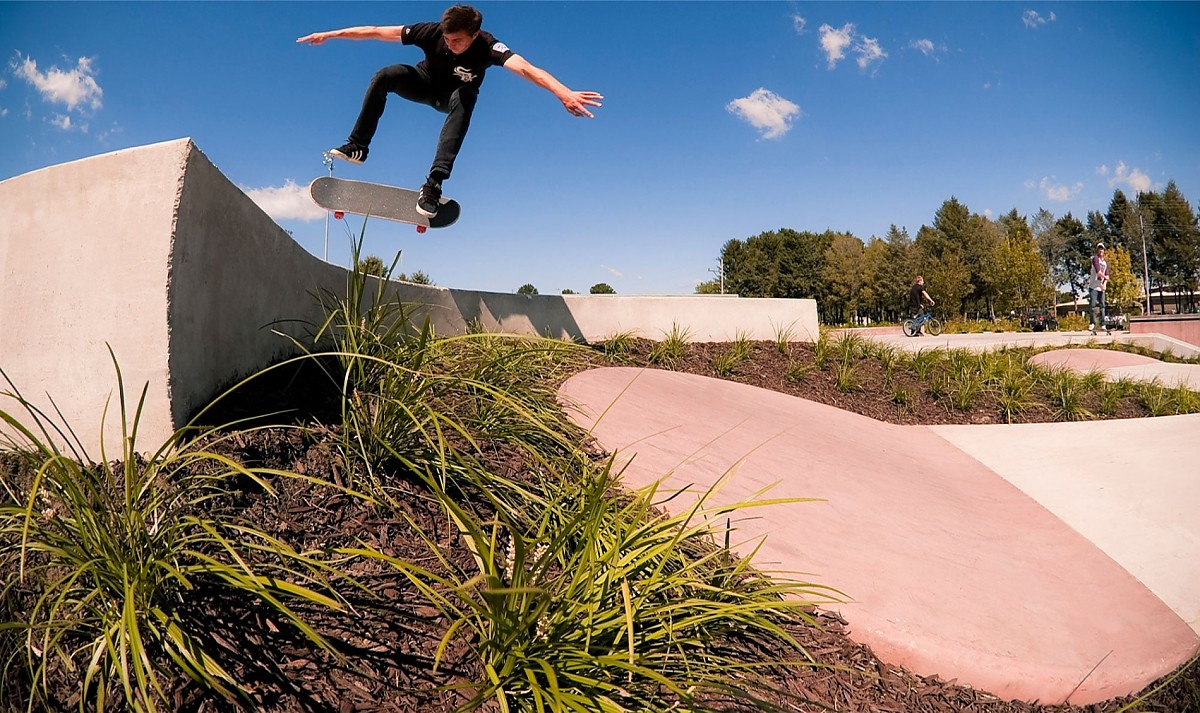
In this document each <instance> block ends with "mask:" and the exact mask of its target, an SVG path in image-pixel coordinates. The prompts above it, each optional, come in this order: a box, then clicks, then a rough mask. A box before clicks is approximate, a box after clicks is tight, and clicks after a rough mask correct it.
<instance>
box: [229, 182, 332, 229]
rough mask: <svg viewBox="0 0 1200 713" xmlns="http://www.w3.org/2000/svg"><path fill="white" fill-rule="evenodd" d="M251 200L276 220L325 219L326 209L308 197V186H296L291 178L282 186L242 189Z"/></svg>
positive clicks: (306, 220)
mask: <svg viewBox="0 0 1200 713" xmlns="http://www.w3.org/2000/svg"><path fill="white" fill-rule="evenodd" d="M242 191H243V192H245V194H246V195H247V196H249V197H250V200H252V201H254V202H255V203H257V204H258V207H259V208H262V209H263V212H265V213H266V214H267V215H269V216H271V217H272V218H274V219H275V220H277V221H278V220H303V221H305V222H308V221H313V220H320V219H322V218H324V217H325V212H326V211H325V209H324V208H322V207H320V206H318V205H317V204H316V203H313V201H312V198H310V197H309V195H308V187H307V186H299V185H296V182H295V181H293V180H291V179H290V178H289V179H288V180H287V181H286V182H285V183H284V184H283V185H282V186H267V187H266V188H246V187H245V186H243V187H242Z"/></svg>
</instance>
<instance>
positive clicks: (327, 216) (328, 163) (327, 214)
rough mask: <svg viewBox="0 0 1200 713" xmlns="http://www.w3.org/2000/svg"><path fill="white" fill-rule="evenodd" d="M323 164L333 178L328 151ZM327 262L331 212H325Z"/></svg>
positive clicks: (323, 154)
mask: <svg viewBox="0 0 1200 713" xmlns="http://www.w3.org/2000/svg"><path fill="white" fill-rule="evenodd" d="M321 155H322V158H321V163H323V164H325V168H327V169H329V177H330V178H332V177H333V156H330V155H329V152H328V151H325V152H323V153H322V154H321ZM324 260H325V262H329V211H325V257H324Z"/></svg>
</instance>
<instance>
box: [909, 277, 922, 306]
mask: <svg viewBox="0 0 1200 713" xmlns="http://www.w3.org/2000/svg"><path fill="white" fill-rule="evenodd" d="M924 291H925V285H922V284H920V283H916V282H914V283H913V286H912V287H911V288H910V289H909V290H908V308H909V309H911V310H912V311H913V312H916V311H918V310H920V309H921V301H922V300H921V293H922V292H924Z"/></svg>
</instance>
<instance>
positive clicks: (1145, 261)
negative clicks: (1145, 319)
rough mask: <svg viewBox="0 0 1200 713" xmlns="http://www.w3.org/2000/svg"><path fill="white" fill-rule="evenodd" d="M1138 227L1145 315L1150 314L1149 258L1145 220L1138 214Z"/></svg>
mask: <svg viewBox="0 0 1200 713" xmlns="http://www.w3.org/2000/svg"><path fill="white" fill-rule="evenodd" d="M1138 227H1139V228H1140V229H1141V233H1142V279H1143V280H1145V285H1146V314H1150V258H1149V257H1147V255H1146V220H1145V219H1144V218H1143V217H1142V214H1141V213H1140V212H1139V213H1138Z"/></svg>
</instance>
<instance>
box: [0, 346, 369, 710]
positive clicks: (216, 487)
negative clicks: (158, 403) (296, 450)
mask: <svg viewBox="0 0 1200 713" xmlns="http://www.w3.org/2000/svg"><path fill="white" fill-rule="evenodd" d="M110 354H111V350H110ZM113 363H114V366H115V365H116V359H115V357H114V358H113ZM116 372H117V385H118V406H119V413H120V420H121V431H122V439H121V443H120V450H119V456H120V457H119V459H112V460H110V456H109V453H108V451H107V449H106V444H105V443H104V442H103V440H101V446H100V448H101V452H100V461H99V462H94V461H92V460H91V459H90V458H88V457H87V454H86V453H84V452H83V448H82V447H80V446H78V441H77V440H75V443H76V446H75V447H74V448H70V449H68V450H69V451H70V452H69V453H66V452H64V451H63V450H60V447H59V445H57V443H59V442H62V441H63V440H64V439H66V440H67V442H70V440H73V436H70V435H68V434H70V430H69V428H67V427H65V426H64V427H59V426H56V425H55V424H53V422H52V421H51V420H50V419H49V418H47V417H46V415H45V414H44V413H42V412H41V411H40V410H38V409H37V407H36V406H34V405H33V404H31V403H30V402H28V401H27V400H26V399H24V398H23V397H22V396H21V394H20V392H19V391H18V390H17V388H16V387H15V386H14V385H13V384H12V383H11V381H10V382H8V384H9V387H10V390H9V391H7V392H5V393H3V396H4V397H7V400H8V401H9V402H11V403H13V404H15V406H16V409H14V410H13V411H7V410H0V420H3V422H4V423H5V424H6V425H7V427H8V428H9V432H10V433H11V434H12V435H11V436H10V437H9V438H8V439H7V442H6V443H5V444H4V446H5V447H4V448H3V450H6V451H8V452H9V455H8V457H7V458H8V459H9V460H10V462H13V461H15V462H16V463H17V467H15V468H12V469H10V470H8V471H0V473H2V474H3V481H2V483H3V490H2V491H0V492H2V497H0V573H2V574H3V578H4V585H3V587H2V588H0V613H2V614H3V619H2V620H0V654H2V655H3V658H2V660H0V673H2V674H3V675H2V676H0V708H4V709H5V710H9V709H13V710H15V709H17V703H18V702H20V703H21V704H22V706H23V707H24V708H25V709H26V710H30V711H32V710H61V709H62V707H63V706H64V705H65V701H63V700H61V699H60V698H59V697H58V695H59V694H60V693H61V692H62V691H63V690H67V691H74V697H76V698H78V700H79V702H78V704H77V705H78V706H79V707H80V709H81V710H87V709H90V710H97V711H103V710H106V709H107V707H109V706H117V707H120V708H122V709H128V710H135V711H156V710H171V709H172V705H171V704H170V703H169V701H168V698H167V695H168V690H170V688H171V687H172V685H173V684H174V682H175V680H176V679H177V678H178V677H179V676H180V674H182V675H185V676H187V677H188V678H190V679H192V680H193V681H195V682H197V683H199V684H200V685H201V686H203V687H206V688H208V689H211V690H212V691H215V692H216V693H217V694H219V695H220V696H222V697H223V698H225V699H226V700H228V701H230V702H240V703H243V704H245V703H248V702H250V701H251V700H252V698H251V695H250V688H249V686H248V684H247V683H246V682H244V681H242V680H240V679H239V677H238V675H237V673H236V671H235V670H234V666H233V665H232V664H231V662H233V661H236V660H238V659H239V652H238V651H237V646H236V644H235V643H233V642H231V641H229V639H228V638H225V637H223V636H222V635H221V632H218V631H214V630H213V627H212V624H211V622H210V621H207V620H206V619H205V618H204V616H203V614H202V611H203V607H202V606H201V604H200V603H201V602H202V601H209V602H211V601H222V602H225V603H227V604H228V605H234V604H237V605H247V606H254V607H256V608H258V609H259V611H261V612H264V615H265V616H267V617H269V618H272V619H274V621H276V622H277V625H278V626H288V627H292V628H293V629H294V630H296V631H298V632H301V633H302V634H303V636H304V637H306V638H307V639H308V640H309V641H310V642H312V644H313V645H315V646H316V647H318V648H320V649H324V650H325V651H327V652H329V653H330V654H331V655H333V656H334V657H335V658H336V656H337V654H336V652H335V651H333V649H332V648H331V647H330V645H329V643H328V641H327V640H326V639H325V638H324V637H323V636H322V635H321V634H320V633H318V632H317V631H316V630H315V629H313V628H312V627H311V626H309V624H308V623H307V622H306V621H305V619H304V618H303V617H301V616H300V615H299V614H297V612H296V609H295V605H296V604H298V603H305V604H306V605H317V606H319V607H323V608H326V609H330V610H340V609H342V608H344V607H345V602H344V600H343V599H342V597H341V596H340V595H339V594H338V591H337V585H338V584H339V583H342V582H343V580H346V578H345V576H344V574H343V573H342V572H341V571H339V570H338V569H337V568H336V567H335V566H334V565H333V564H331V561H330V560H329V559H328V558H327V557H326V556H325V555H324V554H323V553H317V552H298V551H296V550H295V549H293V548H292V547H290V546H288V545H287V544H285V543H284V542H281V541H280V540H278V539H276V538H274V537H272V536H270V535H268V534H267V533H265V532H264V531H262V530H260V529H258V528H256V527H255V526H254V525H253V524H252V523H249V522H245V521H243V520H242V519H241V517H240V516H239V513H240V508H238V507H235V505H234V503H235V502H236V500H237V495H238V493H239V492H240V491H242V490H243V489H244V488H246V487H252V488H254V489H257V490H259V491H261V492H264V493H266V494H268V495H272V494H274V488H273V486H272V484H271V481H272V480H273V479H276V478H279V477H297V478H300V477H301V476H299V475H296V474H294V473H284V472H281V471H276V470H272V469H267V468H253V467H247V466H244V465H242V464H241V463H238V462H236V461H235V460H232V459H231V458H228V457H226V456H223V455H220V454H218V453H217V452H216V451H214V450H212V449H211V448H212V446H213V445H215V444H214V443H213V442H212V440H213V439H212V438H208V437H210V436H212V435H213V434H212V432H203V433H200V434H198V435H199V438H196V439H193V440H191V441H190V442H185V440H184V439H185V433H186V432H187V431H188V429H182V430H180V431H178V432H176V434H175V435H174V436H172V437H171V438H170V439H169V440H168V441H167V443H165V444H164V445H162V446H161V447H160V448H159V449H158V450H156V451H154V452H153V453H151V454H148V455H145V456H143V455H139V453H138V451H137V450H136V447H137V429H138V425H139V421H140V419H141V414H142V407H143V404H144V401H145V398H146V389H145V388H143V390H142V392H141V396H140V398H139V399H138V402H137V406H136V408H135V409H134V410H133V412H132V413H130V412H129V411H127V408H126V395H125V391H124V385H123V383H122V380H121V373H120V368H119V367H117V369H116ZM5 379H6V380H7V376H5ZM17 409H19V411H18V410H17ZM21 411H23V412H24V414H25V415H26V418H25V419H23V421H22V420H18V418H17V417H16V416H15V415H14V413H18V412H21ZM105 415H106V416H107V409H106V413H105ZM23 424H34V425H32V426H29V425H23ZM102 432H103V431H102ZM206 441H207V442H208V445H207V446H206V445H204V444H205V442H206ZM114 455H117V454H114Z"/></svg>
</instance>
